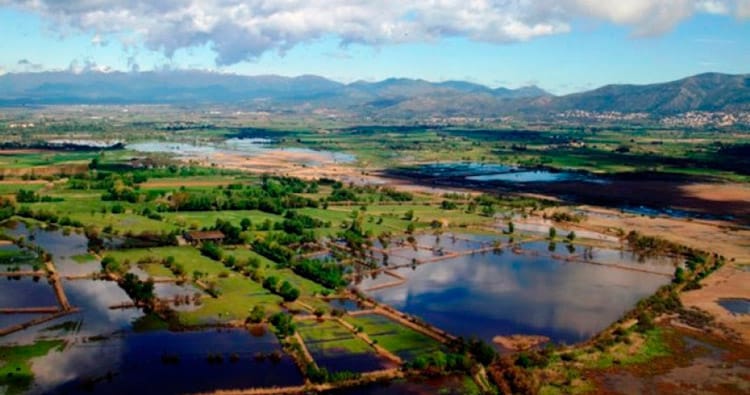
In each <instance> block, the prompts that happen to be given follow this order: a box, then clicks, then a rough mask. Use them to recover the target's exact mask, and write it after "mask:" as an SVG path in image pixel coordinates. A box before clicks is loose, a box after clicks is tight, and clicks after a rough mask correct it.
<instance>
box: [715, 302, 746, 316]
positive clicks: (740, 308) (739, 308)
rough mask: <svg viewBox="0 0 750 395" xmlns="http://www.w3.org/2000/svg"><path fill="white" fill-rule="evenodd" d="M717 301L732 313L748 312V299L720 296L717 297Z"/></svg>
mask: <svg viewBox="0 0 750 395" xmlns="http://www.w3.org/2000/svg"><path fill="white" fill-rule="evenodd" d="M718 303H719V305H720V306H721V307H723V308H725V309H726V310H727V311H729V312H730V313H732V314H736V315H743V314H750V299H741V298H722V299H719V301H718Z"/></svg>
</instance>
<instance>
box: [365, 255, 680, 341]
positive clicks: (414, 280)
mask: <svg viewBox="0 0 750 395" xmlns="http://www.w3.org/2000/svg"><path fill="white" fill-rule="evenodd" d="M398 273H399V274H401V275H402V276H405V277H407V278H408V279H409V281H408V282H406V283H405V284H403V285H401V286H398V287H394V288H386V289H382V290H378V291H374V292H372V295H373V296H374V297H375V298H377V299H379V300H380V301H382V302H385V303H388V304H391V305H393V306H394V307H396V308H397V309H400V310H403V311H406V312H408V313H411V314H415V315H417V316H419V317H422V318H423V319H425V320H426V321H428V322H430V323H432V324H434V325H437V326H438V327H440V328H443V329H445V330H447V331H449V332H452V333H455V334H458V335H464V336H471V335H478V336H479V337H481V338H483V339H485V340H487V341H490V340H491V339H492V338H493V337H494V336H496V335H508V334H514V333H526V334H539V335H545V336H548V337H550V338H552V339H553V340H555V341H565V342H569V343H571V342H577V341H582V340H584V339H586V338H588V337H590V336H592V335H593V334H595V333H597V332H599V331H600V330H602V329H603V328H605V327H606V326H608V325H609V324H610V323H612V322H613V321H615V320H617V319H618V318H619V317H620V316H621V315H622V314H623V313H624V312H625V311H626V310H628V309H629V308H631V307H632V306H634V305H635V303H636V302H637V301H638V300H639V299H641V298H642V297H644V296H647V295H650V294H651V293H653V292H654V291H655V290H656V289H657V288H658V287H659V286H660V285H663V284H666V283H668V282H669V281H670V279H669V278H668V277H666V276H659V275H653V274H648V273H641V272H636V271H627V270H618V269H614V268H608V267H603V266H596V265H590V264H585V263H574V262H567V263H566V262H563V261H559V260H555V259H552V258H550V257H547V256H531V255H516V254H512V253H507V252H506V253H504V254H502V255H496V254H491V253H488V254H477V255H471V256H464V257H460V258H455V259H450V260H446V261H443V262H439V263H430V264H426V265H420V266H417V267H416V268H414V269H411V268H405V269H399V270H398ZM368 281H370V280H365V281H363V283H362V284H361V288H363V289H366V288H368V287H370V286H371V285H370V283H369V282H368Z"/></svg>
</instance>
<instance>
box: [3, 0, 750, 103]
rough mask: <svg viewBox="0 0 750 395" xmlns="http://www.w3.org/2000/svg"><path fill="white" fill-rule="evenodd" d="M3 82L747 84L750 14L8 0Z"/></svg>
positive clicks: (706, 5)
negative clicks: (117, 78) (43, 76)
mask: <svg viewBox="0 0 750 395" xmlns="http://www.w3.org/2000/svg"><path fill="white" fill-rule="evenodd" d="M0 37H2V38H0V74H3V73H10V72H38V71H49V70H72V71H75V72H81V71H88V70H96V71H113V70H117V71H138V70H140V71H144V70H154V69H202V70H211V71H217V72H224V73H238V74H247V75H258V74H278V75H284V76H297V75H303V74H315V75H320V76H324V77H327V78H331V79H334V80H337V81H342V82H353V81H357V80H366V81H376V80H382V79H386V78H391V77H405V78H422V79H426V80H430V81H445V80H465V81H470V82H475V83H481V84H484V85H488V86H491V87H498V86H503V87H509V88H518V87H522V86H528V85H537V86H539V87H541V88H543V89H546V90H548V91H550V92H552V93H556V94H565V93H570V92H576V91H582V90H587V89H592V88H595V87H598V86H601V85H606V84H611V83H653V82H663V81H669V80H675V79H679V78H682V77H686V76H689V75H693V74H698V73H702V72H713V71H715V72H725V73H734V74H739V73H750V0H658V1H654V0H161V1H152V0H130V1H106V0H66V1H59V0H0Z"/></svg>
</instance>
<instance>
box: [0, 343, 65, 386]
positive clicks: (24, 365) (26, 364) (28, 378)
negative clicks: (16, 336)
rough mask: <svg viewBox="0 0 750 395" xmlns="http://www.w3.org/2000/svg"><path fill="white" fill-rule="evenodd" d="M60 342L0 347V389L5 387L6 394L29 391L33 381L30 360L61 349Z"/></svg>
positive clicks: (61, 344)
mask: <svg viewBox="0 0 750 395" xmlns="http://www.w3.org/2000/svg"><path fill="white" fill-rule="evenodd" d="M63 346H64V342H63V341H61V340H40V341H37V342H35V343H34V344H31V345H25V346H0V361H1V362H2V363H0V387H2V386H7V390H8V394H21V393H24V392H25V391H26V390H28V389H29V387H30V386H31V383H32V381H33V379H34V374H33V373H32V372H31V359H32V358H37V357H42V356H45V355H47V354H48V353H49V352H50V351H52V350H56V349H58V350H59V349H61V348H62V347H63Z"/></svg>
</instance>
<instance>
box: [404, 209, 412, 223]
mask: <svg viewBox="0 0 750 395" xmlns="http://www.w3.org/2000/svg"><path fill="white" fill-rule="evenodd" d="M404 219H405V220H407V221H411V220H413V219H414V210H409V211H407V212H406V213H404Z"/></svg>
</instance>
